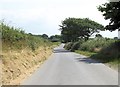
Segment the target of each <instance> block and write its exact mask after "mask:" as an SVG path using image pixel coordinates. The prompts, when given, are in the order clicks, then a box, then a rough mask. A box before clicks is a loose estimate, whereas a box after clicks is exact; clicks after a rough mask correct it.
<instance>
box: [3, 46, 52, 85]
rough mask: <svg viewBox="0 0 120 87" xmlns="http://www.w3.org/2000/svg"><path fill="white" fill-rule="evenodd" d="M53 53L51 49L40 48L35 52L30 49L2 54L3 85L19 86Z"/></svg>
mask: <svg viewBox="0 0 120 87" xmlns="http://www.w3.org/2000/svg"><path fill="white" fill-rule="evenodd" d="M51 53H52V49H51V47H40V48H39V49H37V50H36V51H35V52H32V51H30V50H28V49H23V50H21V52H20V51H9V52H6V53H5V52H3V53H2V63H3V69H2V70H3V73H2V84H3V85H18V84H19V83H20V82H21V81H22V80H23V79H24V78H26V77H28V76H29V75H30V74H31V73H32V72H33V71H35V70H36V68H37V67H38V66H40V64H41V63H42V62H43V61H45V60H46V58H48V56H50V54H51Z"/></svg>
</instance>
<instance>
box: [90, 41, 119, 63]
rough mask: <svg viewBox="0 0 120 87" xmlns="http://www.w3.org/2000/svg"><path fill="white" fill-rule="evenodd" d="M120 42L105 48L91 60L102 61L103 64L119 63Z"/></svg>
mask: <svg viewBox="0 0 120 87" xmlns="http://www.w3.org/2000/svg"><path fill="white" fill-rule="evenodd" d="M119 47H120V41H116V42H114V43H111V44H110V45H109V46H106V47H104V48H103V49H102V50H101V51H100V52H98V53H97V54H95V55H92V56H91V58H94V59H98V60H101V61H102V62H105V63H106V62H112V61H116V60H117V61H118V60H119V59H120V48H119Z"/></svg>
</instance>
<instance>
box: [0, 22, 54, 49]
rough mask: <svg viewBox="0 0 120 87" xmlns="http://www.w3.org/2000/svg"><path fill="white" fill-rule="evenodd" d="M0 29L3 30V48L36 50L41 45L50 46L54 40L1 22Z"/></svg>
mask: <svg viewBox="0 0 120 87" xmlns="http://www.w3.org/2000/svg"><path fill="white" fill-rule="evenodd" d="M0 31H2V44H3V50H4V49H5V50H7V49H8V48H9V49H23V48H30V49H31V50H32V51H35V50H36V49H37V48H38V47H39V46H45V45H46V46H50V45H52V42H50V41H49V40H47V39H46V40H45V39H44V38H42V37H41V36H40V35H32V34H27V33H25V32H24V31H23V30H21V29H19V28H14V27H10V26H8V25H6V24H5V23H3V22H2V23H0Z"/></svg>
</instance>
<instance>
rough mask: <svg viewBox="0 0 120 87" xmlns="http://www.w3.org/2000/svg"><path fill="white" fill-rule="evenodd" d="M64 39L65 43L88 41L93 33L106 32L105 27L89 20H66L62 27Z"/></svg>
mask: <svg viewBox="0 0 120 87" xmlns="http://www.w3.org/2000/svg"><path fill="white" fill-rule="evenodd" d="M60 27H61V28H60V30H61V35H62V39H63V40H64V41H65V42H70V41H77V40H78V39H79V38H85V39H88V38H89V37H90V36H91V35H92V34H93V33H95V32H99V31H100V30H104V27H103V26H102V25H101V24H99V23H97V22H94V21H92V20H90V19H88V18H83V19H81V18H66V19H65V20H64V21H62V25H60Z"/></svg>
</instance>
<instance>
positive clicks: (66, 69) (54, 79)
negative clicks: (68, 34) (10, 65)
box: [21, 44, 118, 85]
mask: <svg viewBox="0 0 120 87" xmlns="http://www.w3.org/2000/svg"><path fill="white" fill-rule="evenodd" d="M21 85H118V72H117V71H115V70H112V69H111V68H109V67H107V66H105V65H104V64H102V63H99V62H97V61H94V60H92V59H89V58H86V57H85V56H82V55H80V54H77V53H74V52H69V51H66V50H64V48H63V44H61V45H60V46H59V47H57V48H55V49H54V53H53V54H52V55H51V57H50V58H49V59H48V60H46V61H45V63H44V64H43V65H42V66H41V67H40V68H39V69H38V70H36V72H35V73H33V75H32V76H31V77H29V78H27V79H26V80H24V81H23V82H22V83H21Z"/></svg>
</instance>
